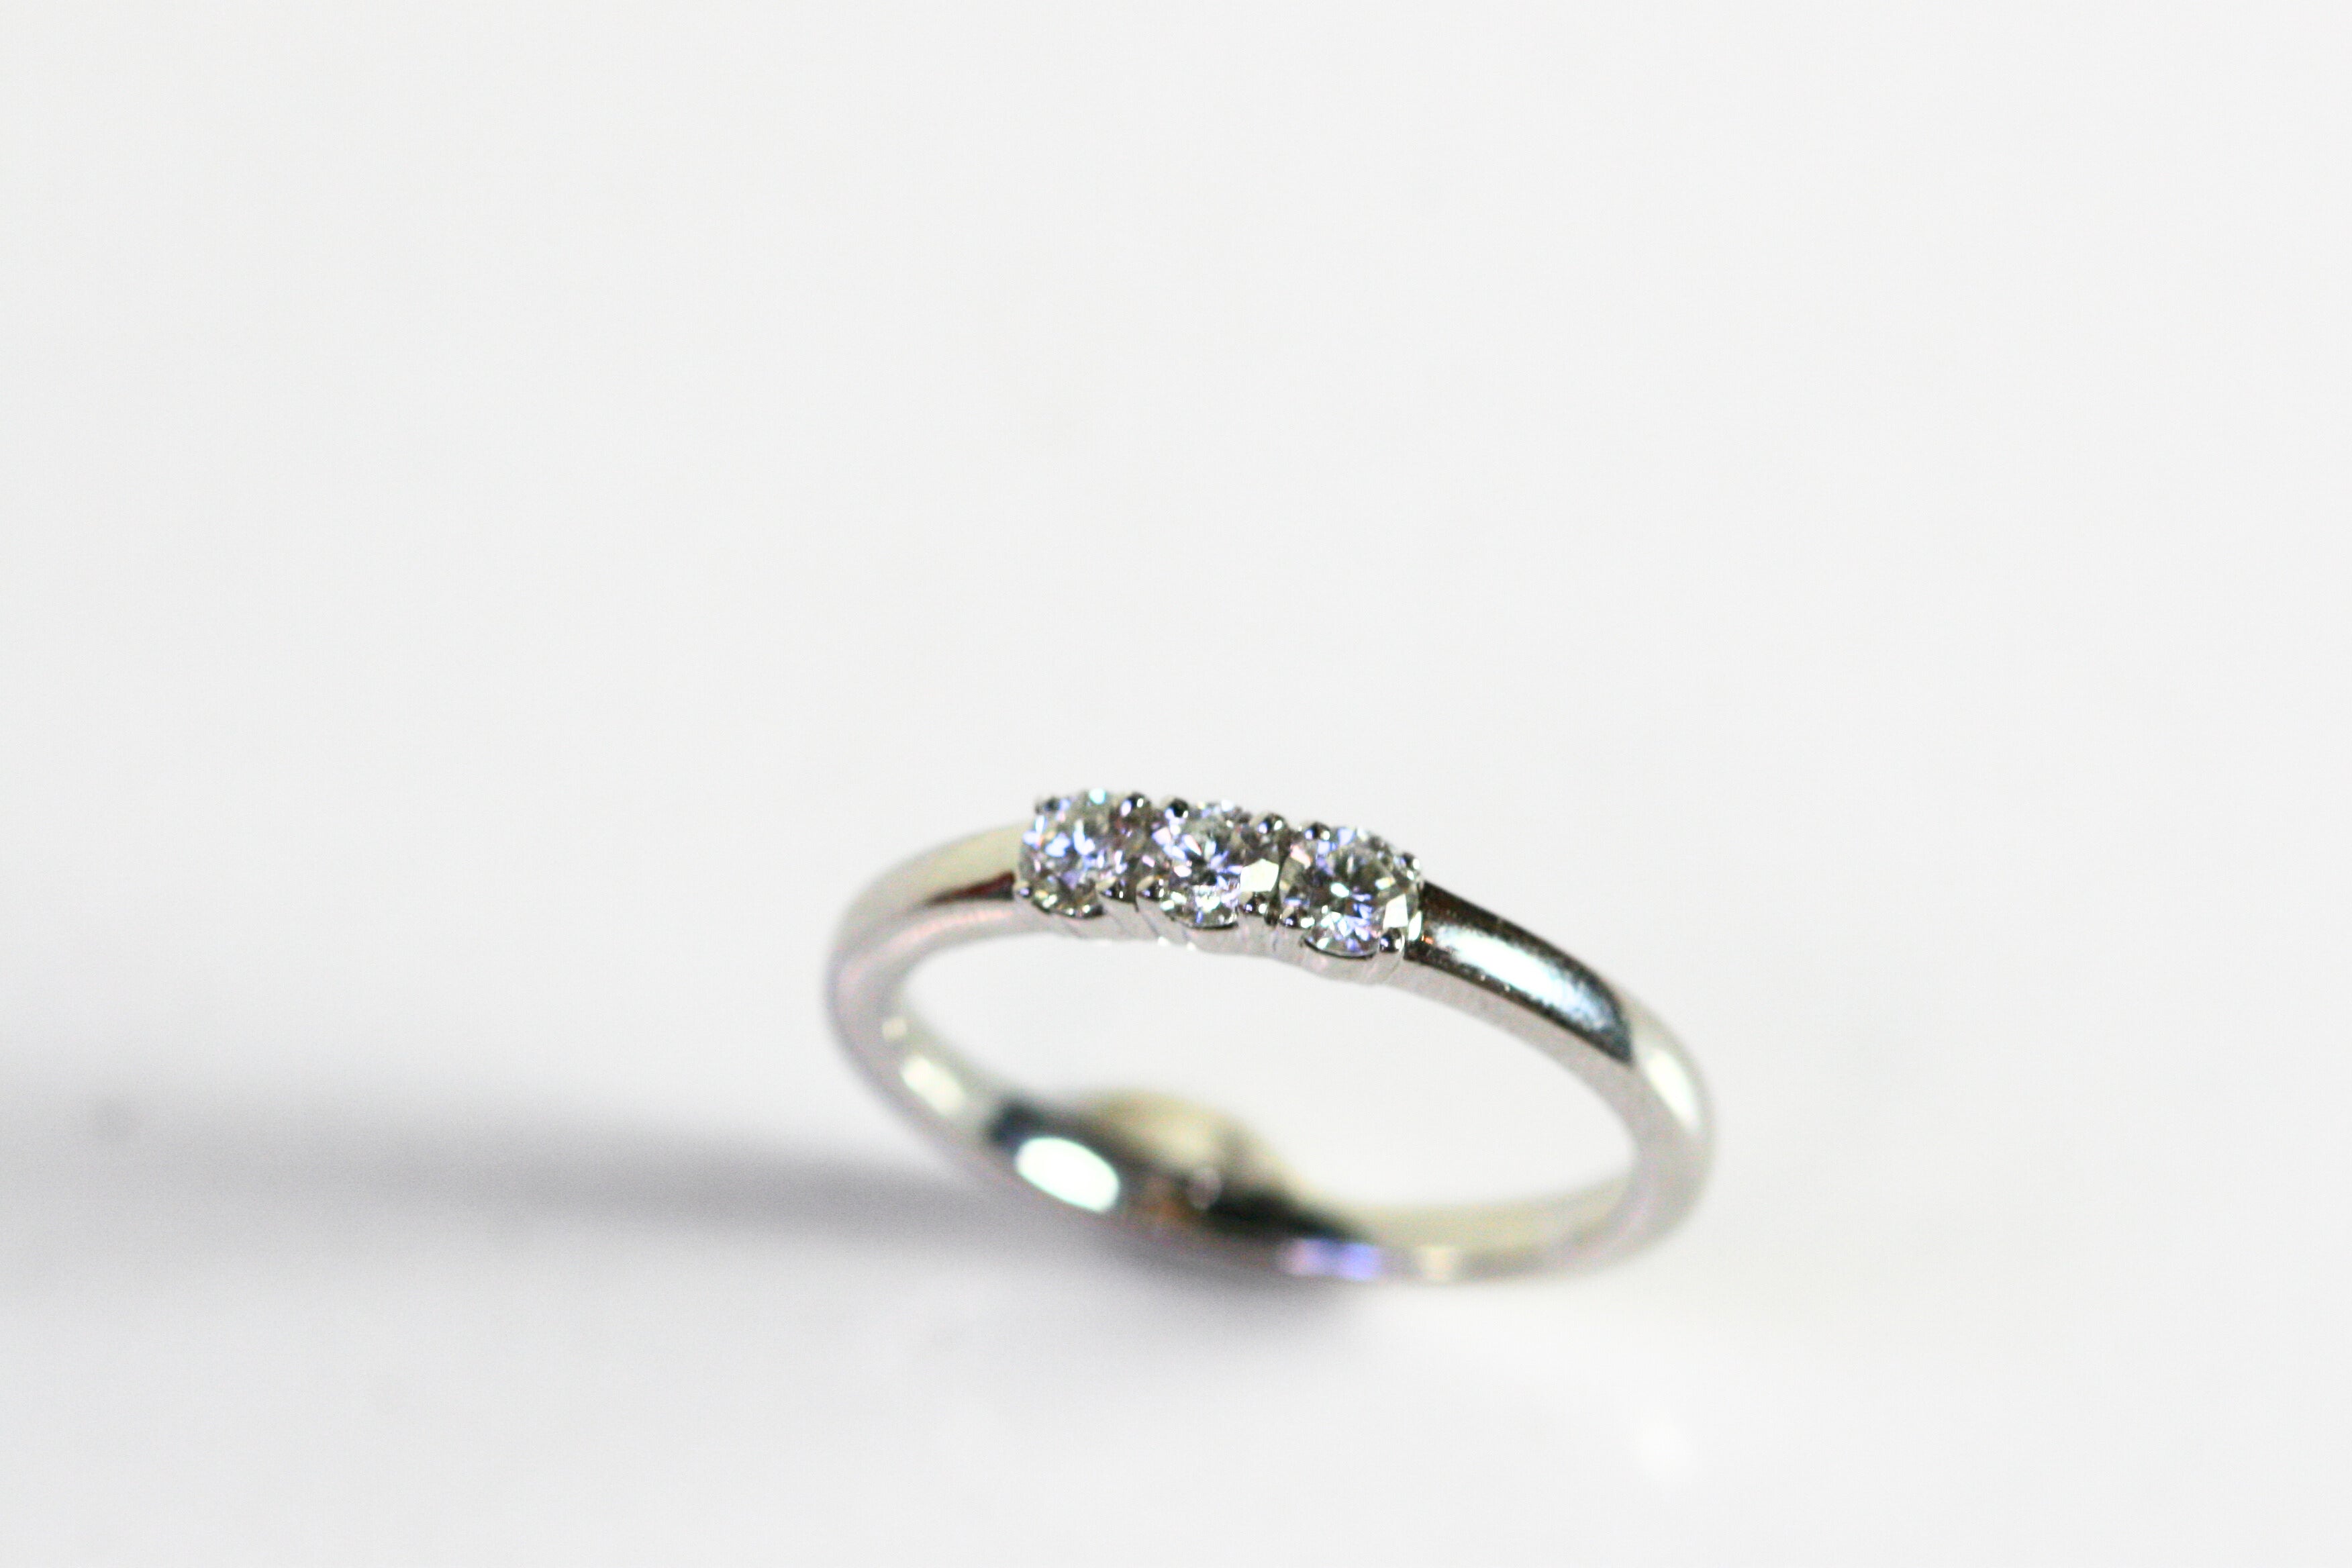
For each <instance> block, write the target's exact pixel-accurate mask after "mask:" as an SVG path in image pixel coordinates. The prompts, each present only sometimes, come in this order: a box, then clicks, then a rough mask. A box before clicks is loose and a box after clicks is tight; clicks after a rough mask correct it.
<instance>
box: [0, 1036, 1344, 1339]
mask: <svg viewBox="0 0 2352 1568" xmlns="http://www.w3.org/2000/svg"><path fill="white" fill-rule="evenodd" d="M0 1104H5V1109H0V1221H5V1213H6V1209H7V1208H8V1207H12V1206H13V1207H16V1209H17V1214H16V1218H15V1220H14V1221H13V1222H5V1223H0V1234H5V1232H8V1231H16V1232H18V1233H19V1234H20V1235H21V1234H22V1233H23V1232H24V1231H25V1230H26V1229H31V1230H34V1231H38V1232H45V1233H47V1240H48V1242H49V1245H47V1246H46V1247H40V1248H39V1250H40V1251H41V1252H43V1253H44V1254H46V1255H47V1257H48V1258H50V1261H51V1263H52V1265H53V1266H55V1265H64V1266H66V1267H68V1268H70V1267H71V1261H72V1259H73V1258H74V1257H75V1256H76V1255H96V1254H102V1253H108V1252H111V1253H114V1254H116V1255H117V1256H121V1257H128V1258H136V1257H138V1256H140V1255H142V1254H146V1253H150V1252H160V1253H161V1254H168V1255H173V1256H179V1257H186V1256H187V1255H189V1254H190V1253H192V1252H194V1251H198V1250H208V1251H210V1252H211V1253H212V1254H213V1255H214V1256H215V1257H222V1256H230V1255H235V1254H236V1253H239V1252H243V1251H252V1250H261V1251H266V1252H268V1253H271V1254H276V1255H279V1256H283V1255H284V1254H286V1253H288V1252H289V1251H301V1252H316V1253H320V1254H328V1255H331V1254H333V1253H335V1252H336V1251H337V1250H339V1249H354V1248H363V1247H368V1246H370V1245H373V1243H374V1242H375V1241H376V1240H379V1239H381V1238H383V1237H387V1236H391V1235H397V1236H399V1237H404V1238H409V1239H412V1240H413V1239H414V1238H415V1237H419V1236H420V1235H422V1236H425V1237H430V1236H433V1235H435V1234H436V1233H437V1234H441V1235H444V1236H446V1237H451V1238H455V1239H461V1240H462V1239H464V1238H467V1237H476V1238H479V1237H488V1238H489V1239H490V1240H491V1241H493V1242H494V1243H503V1244H508V1245H512V1246H514V1247H518V1248H523V1247H532V1246H535V1245H538V1244H541V1243H543V1242H546V1241H548V1240H550V1239H551V1238H562V1237H607V1238H614V1237H619V1238H631V1239H636V1240H643V1239H645V1238H647V1237H654V1238H663V1237H678V1238H688V1237H698V1238H700V1239H702V1240H703V1241H705V1242H709V1241H714V1240H715V1241H717V1242H719V1243H720V1244H721V1245H724V1246H729V1247H737V1248H740V1249H746V1250H750V1251H753V1252H759V1251H761V1250H764V1249H766V1248H768V1247H770V1246H771V1245H772V1246H773V1247H777V1248H782V1249H787V1250H789V1251H791V1252H793V1253H798V1254H804V1255H808V1256H809V1257H810V1258H812V1260H813V1261H818V1262H848V1261H850V1260H853V1259H862V1260H866V1261H869V1262H872V1261H879V1262H882V1263H884V1264H886V1265H888V1266H892V1267H898V1268H915V1269H966V1268H983V1267H984V1268H989V1269H992V1270H994V1271H997V1272H1003V1271H1004V1270H1007V1269H1012V1270H1014V1271H1025V1272H1032V1273H1043V1274H1048V1275H1053V1276H1058V1277H1069V1276H1072V1275H1086V1274H1092V1275H1094V1276H1096V1277H1097V1278H1098V1279H1101V1278H1105V1277H1108V1278H1110V1279H1114V1280H1115V1279H1116V1278H1117V1277H1118V1276H1120V1275H1125V1276H1127V1277H1129V1279H1134V1280H1137V1281H1138V1282H1141V1281H1142V1280H1145V1279H1153V1280H1157V1281H1158V1282H1160V1284H1162V1285H1171V1286H1175V1287H1179V1288H1180V1289H1181V1290H1182V1291H1183V1292H1184V1293H1186V1294H1191V1293H1194V1292H1202V1291H1205V1292H1207V1293H1209V1294H1210V1295H1213V1296H1221V1297H1225V1298H1229V1299H1234V1300H1265V1301H1266V1302H1267V1303H1268V1304H1269V1306H1271V1305H1272V1304H1273V1303H1274V1302H1276V1301H1290V1302H1296V1303H1299V1304H1301V1305H1302V1306H1303V1305H1304V1304H1305V1303H1307V1302H1308V1301H1310V1300H1328V1297H1329V1294H1330V1292H1329V1289H1328V1287H1327V1286H1324V1285H1322V1284H1320V1283H1318V1282H1310V1281H1298V1280H1292V1279H1281V1278H1277V1277H1272V1276H1265V1275H1259V1274H1255V1273H1251V1272H1248V1271H1244V1270H1242V1269H1238V1268H1222V1267H1218V1266H1215V1265H1213V1264H1202V1263H1199V1262H1197V1261H1193V1260H1190V1259H1186V1258H1176V1257H1172V1256H1171V1257H1167V1258H1162V1257H1160V1256H1158V1255H1157V1254H1156V1253H1155V1252H1154V1250H1153V1249H1151V1248H1150V1247H1144V1246H1140V1245H1138V1244H1135V1243H1132V1242H1129V1241H1124V1240H1121V1239H1120V1238H1117V1237H1109V1236H1107V1235H1104V1234H1101V1233H1099V1232H1097V1230H1096V1229H1095V1228H1094V1227H1092V1226H1090V1225H1088V1224H1087V1222H1085V1221H1083V1220H1081V1219H1079V1218H1077V1217H1076V1216H1073V1217H1072V1218H1071V1219H1069V1220H1066V1221H1065V1220H1063V1219H1061V1218H1059V1217H1058V1216H1055V1215H1049V1214H1041V1213H1033V1212H1030V1211H1029V1210H1028V1209H1027V1208H1026V1207H1025V1206H1024V1205H1021V1204H1019V1203H1018V1202H1016V1201H1014V1200H1013V1198H1011V1197H1010V1196H1008V1195H1007V1194H1001V1193H997V1192H994V1191H992V1190H991V1189H989V1188H988V1187H987V1186H985V1185H984V1184H978V1183H975V1182H972V1181H971V1180H969V1179H967V1178H965V1177H963V1176H961V1175H960V1174H959V1173H954V1172H951V1171H947V1170H937V1171H927V1170H925V1169H923V1168H922V1167H921V1165H920V1164H919V1163H918V1161H919V1158H920V1155H919V1152H917V1151H910V1152H909V1159H908V1163H905V1164H903V1165H901V1164H897V1163H890V1162H887V1161H886V1160H882V1159H877V1158H873V1157H870V1156H863V1155H857V1154H850V1153H836V1152H824V1151H807V1150H794V1149H793V1148H792V1147H790V1146H789V1144H787V1143H786V1142H784V1141H783V1140H782V1138H779V1139H778V1140H777V1141H776V1142H773V1143H771V1142H765V1141H761V1140H757V1139H753V1138H750V1137H746V1136H743V1135H740V1134H737V1135H733V1136H728V1135H722V1134H715V1133H702V1132H698V1131H694V1130H691V1129H685V1128H680V1127H677V1126H666V1125H662V1124H660V1123H657V1122H652V1121H647V1122H644V1123H638V1122H633V1121H625V1120H618V1119H614V1118H613V1117H611V1116H610V1115H595V1114H583V1113H572V1114H566V1113H565V1112H564V1111H562V1110H560V1109H551V1108H545V1107H526V1108H520V1109H517V1108H511V1107H497V1106H488V1105H483V1104H480V1103H464V1102H447V1101H441V1102H432V1101H419V1100H414V1099H411V1100H403V1101H397V1102H395V1101H393V1100H389V1099H388V1098H387V1097H385V1096H383V1095H382V1094H381V1093H377V1092H372V1091H371V1089H370V1087H369V1086H366V1085H363V1084H352V1085H345V1086H338V1085H321V1084H312V1085H309V1086H302V1087H301V1088H300V1089H298V1091H297V1092H296V1093H295V1094H291V1095H289V1096H287V1097H285V1098H282V1099H278V1098H268V1097H259V1096H257V1097H255V1098H252V1099H247V1100H238V1099H236V1098H232V1097H231V1095H230V1094H229V1093H227V1092H225V1091H224V1090H223V1089H221V1088H219V1087H216V1086H209V1085H196V1084H191V1083H188V1082H185V1081H182V1082H178V1083H170V1084H162V1085H156V1086H153V1087H152V1088H141V1089H134V1090H131V1091H130V1092H127V1093H126V1092H121V1091H120V1090H117V1091H115V1092H110V1093H107V1094H103V1095H100V1094H93V1093H91V1092H90V1091H89V1090H88V1089H79V1090H77V1089H73V1088H69V1087H67V1086H64V1085H60V1084H57V1083H55V1082H52V1083H49V1084H31V1085H12V1084H9V1083H7V1081H6V1080H5V1079H0ZM7 1189H14V1193H13V1197H14V1202H13V1203H12V1202H11V1201H10V1198H11V1194H10V1193H9V1192H8V1190H7ZM67 1215H70V1216H71V1217H70V1219H69V1220H68V1219H67V1218H66V1216H67ZM44 1216H49V1217H54V1218H56V1219H57V1220H58V1223H57V1224H54V1225H52V1224H49V1223H47V1222H46V1220H45V1217H44Z"/></svg>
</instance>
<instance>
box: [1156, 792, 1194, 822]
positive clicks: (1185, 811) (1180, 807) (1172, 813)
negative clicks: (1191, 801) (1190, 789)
mask: <svg viewBox="0 0 2352 1568" xmlns="http://www.w3.org/2000/svg"><path fill="white" fill-rule="evenodd" d="M1191 814H1192V806H1190V805H1187V804H1185V801H1184V798H1183V797H1182V796H1181V795H1170V796H1169V797H1168V804H1167V805H1165V806H1164V807H1162V808H1161V809H1160V816H1163V817H1165V818H1167V819H1168V820H1169V821H1171V822H1174V821H1176V820H1177V819H1178V818H1180V817H1183V816H1190V815H1191Z"/></svg>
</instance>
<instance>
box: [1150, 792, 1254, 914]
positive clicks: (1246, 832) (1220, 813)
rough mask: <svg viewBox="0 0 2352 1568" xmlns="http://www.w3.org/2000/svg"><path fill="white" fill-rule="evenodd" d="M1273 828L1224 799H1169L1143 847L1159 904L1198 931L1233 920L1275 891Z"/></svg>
mask: <svg viewBox="0 0 2352 1568" xmlns="http://www.w3.org/2000/svg"><path fill="white" fill-rule="evenodd" d="M1274 828H1275V825H1273V824H1270V823H1267V822H1261V821H1257V820H1254V819H1253V818H1252V817H1251V816H1250V814H1249V813H1247V812H1245V811H1244V810H1243V809H1242V808H1241V807H1240V806H1237V805H1233V804H1232V803H1231V802H1229V801H1216V802H1213V804H1211V805H1201V806H1188V805H1185V804H1184V803H1183V802H1182V801H1181V800H1177V801H1170V802H1169V803H1168V805H1167V806H1166V808H1165V809H1164V810H1163V811H1162V812H1161V814H1160V821H1159V823H1158V825H1157V826H1154V827H1153V828H1152V830H1151V842H1150V847H1149V848H1147V849H1146V850H1145V851H1144V861H1145V864H1146V866H1147V867H1148V868H1150V871H1151V872H1152V873H1155V874H1156V875H1157V876H1158V877H1159V878H1160V881H1161V883H1162V886H1161V887H1160V889H1159V903H1160V908H1161V909H1163V910H1167V911H1168V913H1170V914H1171V915H1173V916H1174V917H1175V918H1176V919H1178V920H1180V921H1183V922H1184V923H1185V924H1186V925H1189V926H1193V927H1196V928H1200V929H1204V930H1205V929H1209V928H1213V927H1218V926H1229V925H1234V924H1235V923H1237V922H1238V921H1240V920H1241V918H1242V912H1243V910H1244V909H1246V908H1247V907H1248V905H1249V902H1250V900H1252V899H1254V898H1256V897H1258V896H1260V895H1262V894H1265V893H1270V892H1272V891H1274V883H1275V878H1276V873H1277V871H1278V869H1279V868H1278V867H1277V865H1276V860H1275V857H1276V854H1277V853H1278V852H1279V851H1280V848H1281V844H1280V840H1279V836H1278V834H1277V833H1276V831H1274Z"/></svg>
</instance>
